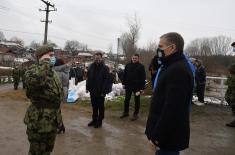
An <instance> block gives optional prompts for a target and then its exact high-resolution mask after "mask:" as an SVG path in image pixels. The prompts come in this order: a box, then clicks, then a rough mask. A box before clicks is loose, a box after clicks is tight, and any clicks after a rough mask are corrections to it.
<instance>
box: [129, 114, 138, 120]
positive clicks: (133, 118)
mask: <svg viewBox="0 0 235 155" xmlns="http://www.w3.org/2000/svg"><path fill="white" fill-rule="evenodd" d="M138 118H139V117H138V115H133V117H132V118H131V121H135V120H137V119H138Z"/></svg>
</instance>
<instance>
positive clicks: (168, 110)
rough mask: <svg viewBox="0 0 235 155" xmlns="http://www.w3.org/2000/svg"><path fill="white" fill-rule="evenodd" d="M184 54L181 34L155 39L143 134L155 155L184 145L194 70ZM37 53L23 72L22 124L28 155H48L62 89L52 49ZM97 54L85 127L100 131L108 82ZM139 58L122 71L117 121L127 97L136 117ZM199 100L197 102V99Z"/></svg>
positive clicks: (141, 74) (58, 123)
mask: <svg viewBox="0 0 235 155" xmlns="http://www.w3.org/2000/svg"><path fill="white" fill-rule="evenodd" d="M183 50H184V39H183V37H182V36H181V35H180V34H178V33H175V32H171V33H167V34H164V35H162V36H161V37H160V41H159V44H158V48H157V50H156V52H157V58H156V60H154V61H153V62H155V63H157V64H158V65H157V67H156V66H155V68H157V69H155V72H154V74H155V76H154V78H152V83H153V94H152V98H151V102H150V104H151V105H150V111H149V115H148V120H147V124H146V130H145V134H146V136H147V138H148V140H149V144H150V147H151V148H152V149H153V150H154V151H155V153H156V155H179V154H180V151H181V150H184V149H186V148H188V146H189V137H190V123H189V120H190V118H189V115H190V106H191V101H192V94H193V88H194V78H195V77H194V75H195V71H194V69H193V67H192V64H191V62H190V61H189V60H188V59H187V57H186V56H185V55H184V53H183ZM36 53H37V58H38V63H37V64H35V65H32V66H31V67H30V68H29V70H28V71H27V72H26V79H25V80H26V95H27V97H28V98H29V99H30V100H31V105H30V106H29V107H28V109H27V112H26V115H25V119H24V122H25V124H26V125H27V135H28V140H29V142H30V150H29V153H30V154H32V155H37V154H45V155H46V154H48V155H49V154H50V153H51V152H52V150H53V146H54V142H55V137H56V132H57V129H58V128H59V127H62V126H63V121H62V115H61V109H60V108H61V106H60V105H61V103H62V101H63V96H64V93H63V89H62V88H63V85H62V84H61V80H59V77H58V74H57V73H56V72H55V70H54V68H53V66H54V65H55V63H56V58H55V56H54V52H53V48H51V47H49V46H43V47H41V48H39V49H38V50H37V52H36ZM102 56H103V55H102V53H99V52H98V53H96V54H95V55H94V62H93V63H92V64H91V65H90V66H89V68H88V72H87V81H86V91H87V92H89V93H90V97H91V105H92V111H93V113H92V119H91V121H90V122H89V123H88V126H89V127H94V128H100V127H102V121H103V119H104V116H105V106H104V101H105V96H106V94H108V93H109V92H111V90H112V83H113V79H112V73H111V70H110V69H109V67H108V66H106V65H105V63H104V61H103V57H102ZM139 60H140V58H139V55H138V54H134V55H133V56H132V59H131V62H130V63H128V64H127V65H126V66H125V69H124V73H123V79H122V84H123V87H124V88H125V91H126V93H125V101H124V111H123V114H122V115H121V116H120V118H121V119H123V118H126V117H128V116H129V102H130V98H131V96H132V94H133V95H134V100H135V109H134V113H133V117H132V118H131V120H132V121H135V120H137V119H138V117H139V110H140V94H141V93H142V92H143V90H144V89H145V80H146V73H145V69H144V66H143V65H142V64H141V63H140V61H139ZM155 65H156V64H155ZM233 70H234V67H232V69H231V71H230V72H231V74H232V76H231V78H230V80H229V82H230V83H233V82H234V80H233V79H234V78H233V75H234V71H233ZM199 71H200V70H199ZM70 72H71V71H70ZM203 84H204V83H203ZM199 85H200V83H199ZM204 87H205V86H204V85H203V86H202V88H201V89H205V88H204ZM233 96H234V87H233V85H232V86H230V87H229V91H228V93H227V97H226V100H228V101H229V104H232V105H233V103H234V97H233ZM202 98H203V96H202ZM199 100H201V101H202V99H201V98H200V99H199Z"/></svg>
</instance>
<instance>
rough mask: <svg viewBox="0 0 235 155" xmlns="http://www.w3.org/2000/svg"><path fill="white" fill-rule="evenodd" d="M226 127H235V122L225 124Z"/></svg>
mask: <svg viewBox="0 0 235 155" xmlns="http://www.w3.org/2000/svg"><path fill="white" fill-rule="evenodd" d="M226 126H228V127H235V120H234V121H232V122H230V123H227V124H226Z"/></svg>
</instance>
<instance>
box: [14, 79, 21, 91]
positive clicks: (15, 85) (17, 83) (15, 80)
mask: <svg viewBox="0 0 235 155" xmlns="http://www.w3.org/2000/svg"><path fill="white" fill-rule="evenodd" d="M19 82H20V79H18V78H16V79H14V88H15V89H17V88H18V85H19Z"/></svg>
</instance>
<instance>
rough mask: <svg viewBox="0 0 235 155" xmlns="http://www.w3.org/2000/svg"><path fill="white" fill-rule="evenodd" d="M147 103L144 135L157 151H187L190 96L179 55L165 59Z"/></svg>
mask: <svg viewBox="0 0 235 155" xmlns="http://www.w3.org/2000/svg"><path fill="white" fill-rule="evenodd" d="M163 65H164V67H163V68H162V69H161V72H160V74H159V77H158V82H157V87H156V88H155V90H154V92H153V96H152V100H151V106H150V112H149V116H148V121H147V125H146V130H145V134H146V135H147V137H148V139H149V140H151V141H152V142H155V141H157V142H158V146H159V147H160V148H161V149H165V150H172V151H180V150H183V149H185V148H188V145H189V137H190V127H189V113H190V103H191V99H192V93H193V83H194V79H193V74H192V70H191V68H190V66H189V64H188V62H187V60H186V59H185V56H184V55H183V54H182V53H179V52H177V53H174V54H173V55H170V56H169V57H167V58H165V61H164V62H163Z"/></svg>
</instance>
